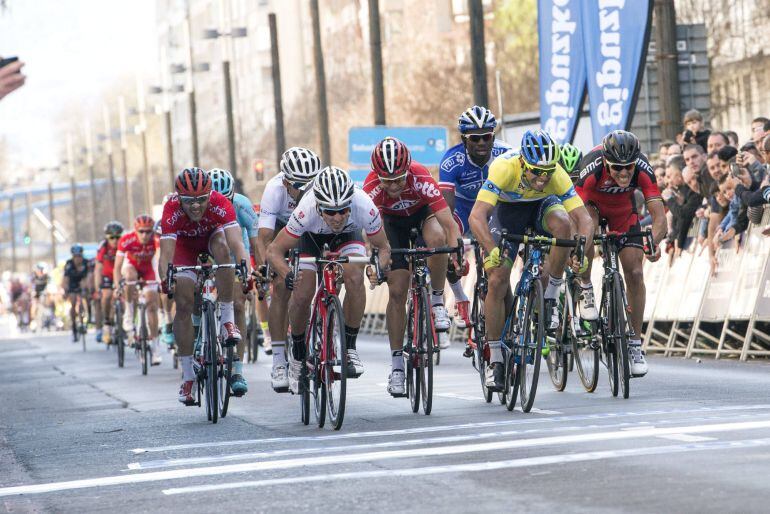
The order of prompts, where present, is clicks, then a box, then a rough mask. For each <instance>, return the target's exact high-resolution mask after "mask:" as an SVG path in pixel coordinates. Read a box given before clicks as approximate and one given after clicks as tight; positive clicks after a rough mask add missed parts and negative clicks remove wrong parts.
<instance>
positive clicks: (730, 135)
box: [725, 130, 740, 148]
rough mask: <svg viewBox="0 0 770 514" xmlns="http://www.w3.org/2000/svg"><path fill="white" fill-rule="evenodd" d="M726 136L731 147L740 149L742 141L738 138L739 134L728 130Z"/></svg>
mask: <svg viewBox="0 0 770 514" xmlns="http://www.w3.org/2000/svg"><path fill="white" fill-rule="evenodd" d="M725 135H726V136H727V141H728V144H729V145H730V146H734V147H735V148H738V145H739V144H740V139H739V138H738V133H737V132H735V131H734V130H726V131H725Z"/></svg>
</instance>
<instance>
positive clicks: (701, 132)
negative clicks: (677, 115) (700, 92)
mask: <svg viewBox="0 0 770 514" xmlns="http://www.w3.org/2000/svg"><path fill="white" fill-rule="evenodd" d="M683 125H684V128H685V131H684V134H683V135H682V139H683V140H684V142H685V143H687V144H691V145H693V144H696V145H700V146H701V147H702V148H703V151H704V152H705V151H706V147H707V146H708V139H709V136H710V135H711V131H710V130H708V129H706V125H705V124H704V122H703V115H702V114H701V113H700V111H698V110H697V109H690V110H689V111H687V112H686V113H685V115H684V121H683Z"/></svg>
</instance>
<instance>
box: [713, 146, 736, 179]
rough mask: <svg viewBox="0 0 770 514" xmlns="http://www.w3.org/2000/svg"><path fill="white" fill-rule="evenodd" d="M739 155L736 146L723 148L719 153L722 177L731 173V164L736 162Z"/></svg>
mask: <svg viewBox="0 0 770 514" xmlns="http://www.w3.org/2000/svg"><path fill="white" fill-rule="evenodd" d="M736 155H738V150H736V149H735V147H734V146H723V147H722V148H721V149H720V150H719V151H718V152H717V157H719V166H720V167H721V168H722V175H728V174H729V173H730V163H731V162H733V161H734V160H735V156H736Z"/></svg>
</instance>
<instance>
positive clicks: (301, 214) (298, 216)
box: [297, 211, 305, 220]
mask: <svg viewBox="0 0 770 514" xmlns="http://www.w3.org/2000/svg"><path fill="white" fill-rule="evenodd" d="M304 217H305V213H304V212H303V211H299V213H297V219H300V220H301V219H302V218H304Z"/></svg>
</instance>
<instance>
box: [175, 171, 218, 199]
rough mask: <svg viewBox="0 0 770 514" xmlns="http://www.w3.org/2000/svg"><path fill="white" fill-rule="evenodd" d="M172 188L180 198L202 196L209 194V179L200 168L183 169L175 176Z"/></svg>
mask: <svg viewBox="0 0 770 514" xmlns="http://www.w3.org/2000/svg"><path fill="white" fill-rule="evenodd" d="M174 188H175V189H176V192H177V193H179V194H180V195H182V196H203V195H205V194H208V193H210V192H211V178H210V177H209V174H208V173H206V172H205V171H203V170H202V169H200V168H185V169H183V170H182V171H180V172H179V175H177V176H176V180H175V181H174Z"/></svg>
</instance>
